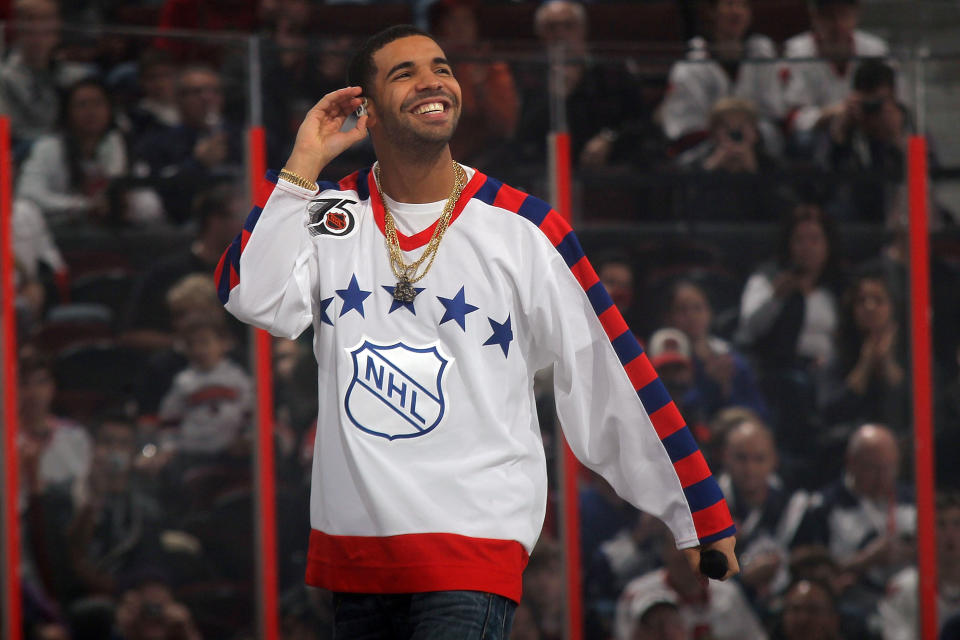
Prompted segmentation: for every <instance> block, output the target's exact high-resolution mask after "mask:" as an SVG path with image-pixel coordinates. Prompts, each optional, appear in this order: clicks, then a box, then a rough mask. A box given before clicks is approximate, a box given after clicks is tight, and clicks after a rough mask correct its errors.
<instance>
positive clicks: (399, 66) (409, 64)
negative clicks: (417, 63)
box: [387, 60, 413, 78]
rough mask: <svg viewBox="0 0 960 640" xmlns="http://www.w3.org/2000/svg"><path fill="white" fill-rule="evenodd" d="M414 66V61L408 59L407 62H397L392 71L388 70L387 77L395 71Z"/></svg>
mask: <svg viewBox="0 0 960 640" xmlns="http://www.w3.org/2000/svg"><path fill="white" fill-rule="evenodd" d="M412 66H413V63H412V62H410V61H409V60H407V61H406V62H401V63H400V64H395V65H393V66H392V67H391V68H390V71H387V77H388V78H389V77H390V76H392V75H393V73H394V72H395V71H399V70H400V69H409V68H410V67H412Z"/></svg>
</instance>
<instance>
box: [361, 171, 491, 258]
mask: <svg viewBox="0 0 960 640" xmlns="http://www.w3.org/2000/svg"><path fill="white" fill-rule="evenodd" d="M486 181H487V176H486V175H484V174H483V173H481V172H480V170H479V169H476V170H474V172H473V177H472V178H470V181H469V182H467V186H465V187H464V188H463V191H462V192H461V193H460V198H459V199H457V204H456V205H454V207H453V213H452V214H451V215H450V224H451V225H452V224H453V223H454V222H456V220H457V218H459V217H460V213H461V212H462V211H463V208H464V207H465V206H467V203H468V202H470V198H472V197H473V196H474V195H475V194H476V193H477V191H479V190H480V187H482V186H483V183H484V182H486ZM367 187H368V189H369V191H370V204H371V205H372V206H373V219H374V220H376V221H377V227H378V228H379V229H380V233H382V234H383V235H384V237H386V233H387V232H386V225H385V223H384V213H383V201H382V200H380V191H379V190H378V189H377V181H376V178H375V177H374V175H373V169H372V168H371V169H370V171H369V172H367ZM437 222H439V220H437V221H434V223H433V224H432V225H430V226H429V227H427V228H426V229H424V230H423V231H421V232H419V233H416V234H414V235H412V236H406V235H404V234H403V233H402V232H401V231H400V229H397V240H398V241H399V244H400V248H401V249H403V250H404V251H413V250H415V249H419V248H420V247H423V246H426V244H427V243H428V242H430V238H431V237H432V236H433V231H434V229H436V228H437Z"/></svg>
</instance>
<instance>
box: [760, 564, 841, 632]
mask: <svg viewBox="0 0 960 640" xmlns="http://www.w3.org/2000/svg"><path fill="white" fill-rule="evenodd" d="M775 637H776V638H778V639H782V640H814V639H816V640H843V638H844V636H843V635H841V633H840V616H839V614H838V613H837V608H836V604H835V602H834V595H833V591H832V590H831V588H830V587H829V585H827V584H825V583H823V582H820V581H818V580H814V579H809V578H805V579H802V580H796V581H795V582H794V583H793V584H792V585H791V586H790V588H789V589H787V593H786V595H785V596H784V600H783V615H782V618H781V621H780V632H779V633H778V634H777V635H776V636H775Z"/></svg>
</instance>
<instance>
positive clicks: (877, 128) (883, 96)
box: [856, 86, 902, 140]
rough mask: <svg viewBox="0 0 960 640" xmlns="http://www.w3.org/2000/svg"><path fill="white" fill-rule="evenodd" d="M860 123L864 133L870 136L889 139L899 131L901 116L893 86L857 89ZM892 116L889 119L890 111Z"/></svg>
mask: <svg viewBox="0 0 960 640" xmlns="http://www.w3.org/2000/svg"><path fill="white" fill-rule="evenodd" d="M856 95H857V98H858V100H857V103H858V104H859V106H860V109H859V112H860V123H861V126H862V127H863V131H864V133H866V134H867V135H868V136H870V137H871V138H880V139H884V140H886V139H889V138H891V137H894V136H895V135H897V134H898V133H900V129H901V126H902V116H901V114H900V111H899V110H900V107H899V106H898V105H897V98H896V96H895V95H894V91H893V87H886V86H884V87H877V88H876V89H872V90H871V91H858V92H857V93H856ZM891 111H892V112H893V115H894V118H893V119H891V117H890V115H891V114H890V112H891Z"/></svg>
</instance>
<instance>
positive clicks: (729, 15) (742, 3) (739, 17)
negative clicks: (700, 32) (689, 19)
mask: <svg viewBox="0 0 960 640" xmlns="http://www.w3.org/2000/svg"><path fill="white" fill-rule="evenodd" d="M750 18H751V11H750V3H749V2H748V0H717V4H716V8H715V9H714V23H715V25H714V31H715V35H716V38H717V39H718V40H740V39H742V38H743V36H744V35H745V34H746V33H747V29H749V28H750Z"/></svg>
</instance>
